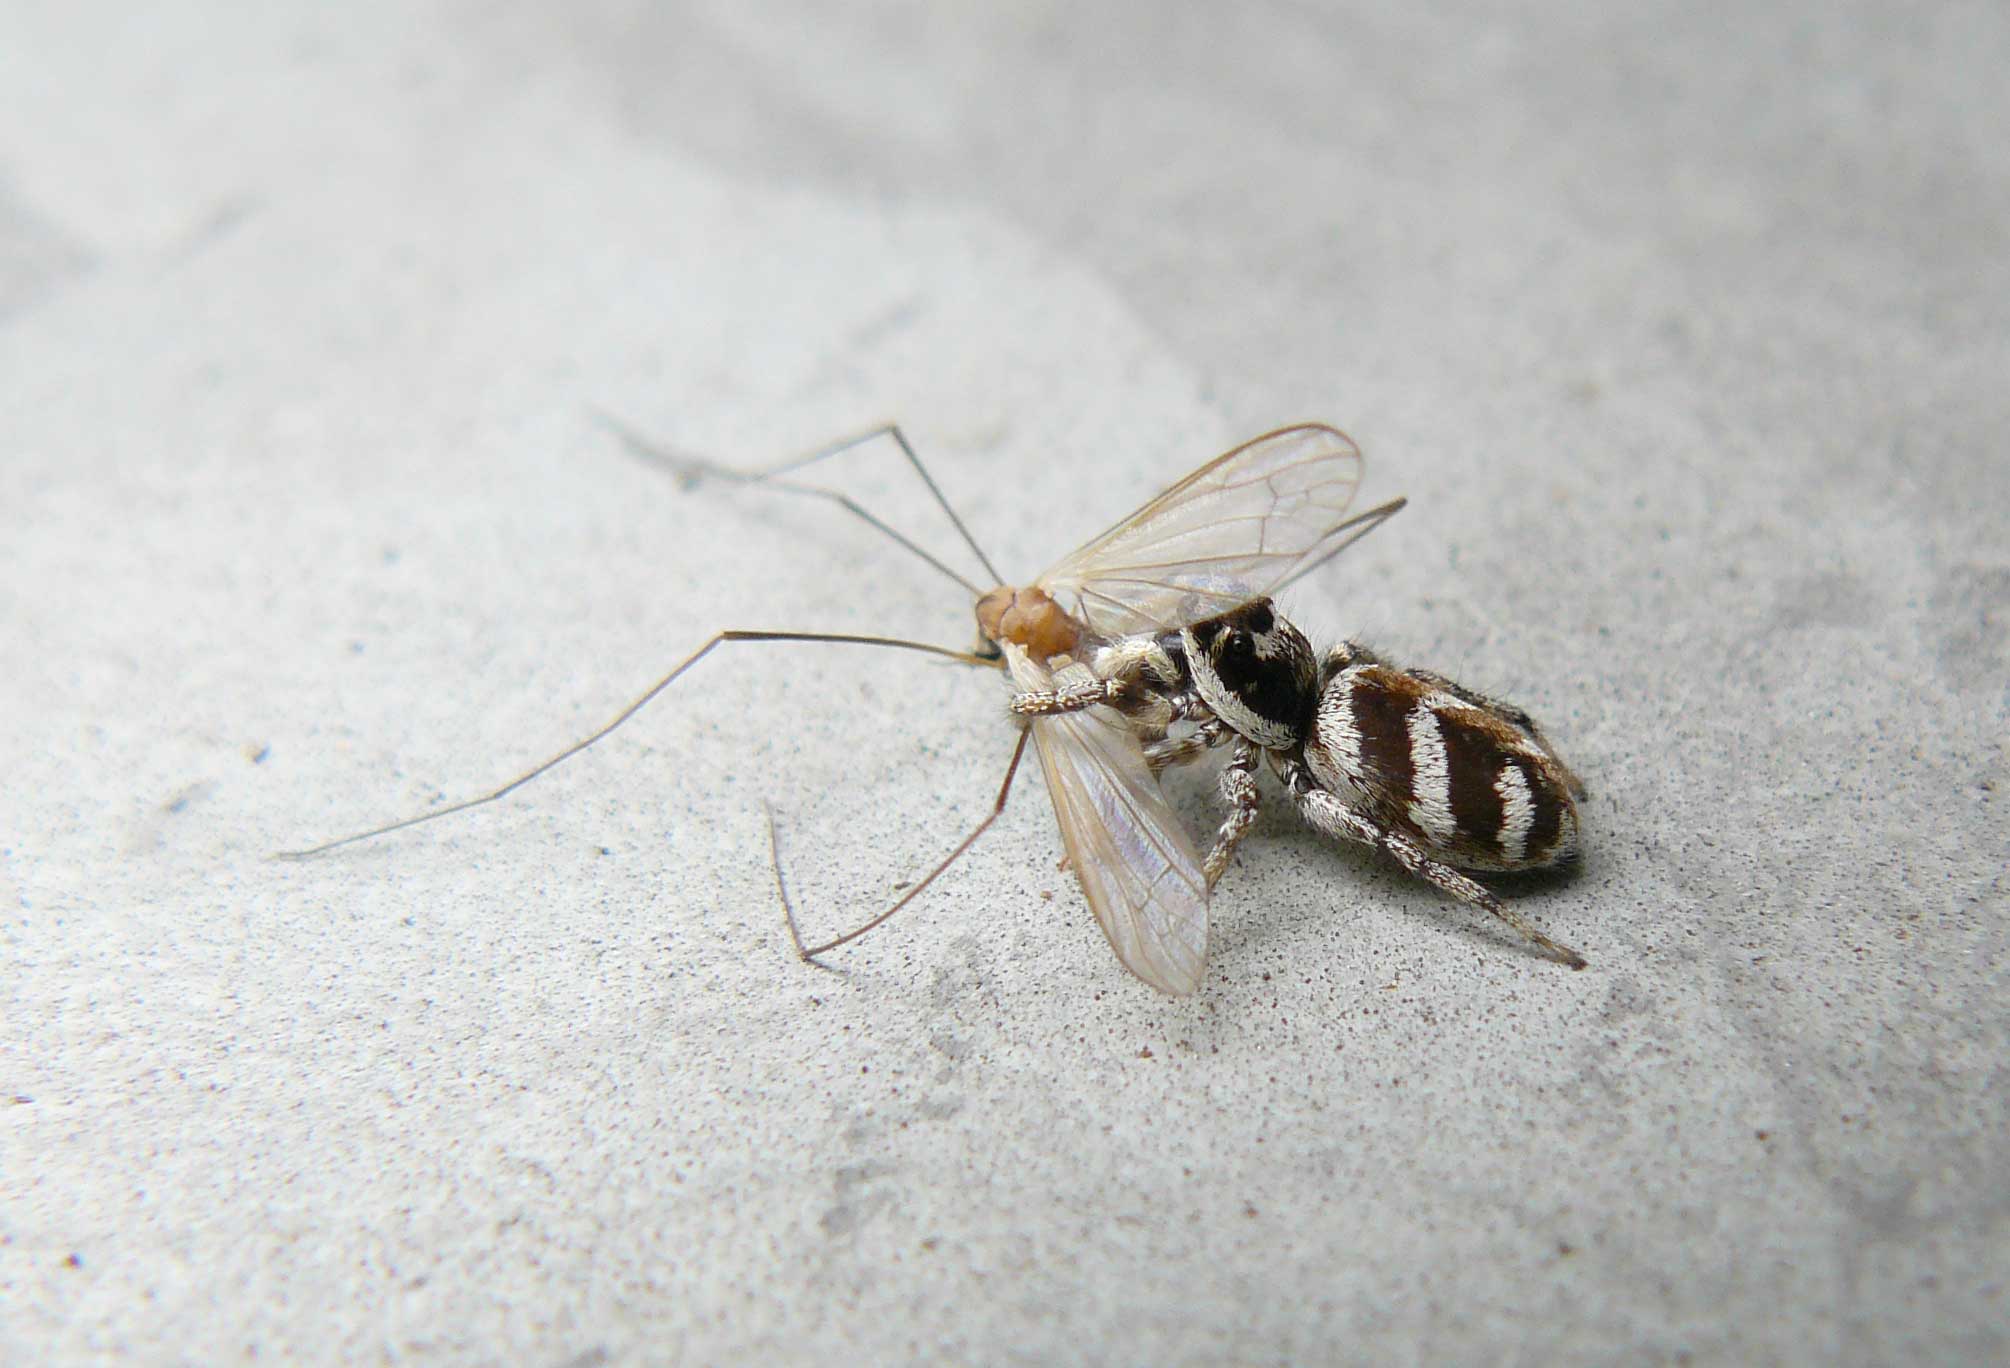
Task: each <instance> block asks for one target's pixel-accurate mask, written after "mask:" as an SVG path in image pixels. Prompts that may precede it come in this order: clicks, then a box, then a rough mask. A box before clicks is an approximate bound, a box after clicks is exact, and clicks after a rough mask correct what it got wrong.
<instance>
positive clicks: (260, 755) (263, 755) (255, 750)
mask: <svg viewBox="0 0 2010 1368" xmlns="http://www.w3.org/2000/svg"><path fill="white" fill-rule="evenodd" d="M244 755H245V758H246V759H247V760H249V761H251V763H252V764H254V765H262V764H264V763H265V762H266V760H267V759H269V758H270V757H271V755H272V747H270V746H256V747H253V746H246V747H245V748H244Z"/></svg>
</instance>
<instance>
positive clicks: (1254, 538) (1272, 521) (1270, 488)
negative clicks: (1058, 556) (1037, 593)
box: [1039, 423, 1361, 637]
mask: <svg viewBox="0 0 2010 1368" xmlns="http://www.w3.org/2000/svg"><path fill="white" fill-rule="evenodd" d="M1360 483H1361V450H1360V448H1359V447H1357V446H1355V445H1354V442H1353V439H1351V438H1349V437H1348V436H1347V435H1346V434H1345V433H1343V432H1340V431H1338V430H1337V429H1334V428H1330V427H1326V426H1324V425H1323V424H1319V423H1303V424H1300V425H1298V426H1297V427H1288V428H1280V429H1278V430H1277V431H1276V432H1272V433H1269V434H1266V435H1265V436H1262V437H1258V438H1256V439H1255V440H1254V441H1251V442H1246V443H1244V444H1243V445H1242V446H1239V447H1237V448H1236V449H1235V450H1233V451H1231V452H1229V453H1228V454H1227V455H1225V456H1219V457H1216V458H1215V459H1214V460H1212V461H1209V462H1208V463H1207V464H1206V465H1204V466H1202V467H1201V468H1200V469H1199V470H1196V471H1195V472H1194V473H1193V474H1191V475H1189V476H1187V477H1186V478H1185V479H1184V480H1181V481H1180V482H1179V483H1178V484H1176V485H1174V486H1173V487H1172V488H1171V489H1168V490H1167V491H1166V492H1165V493H1163V494H1161V495H1159V496H1158V497H1157V498H1156V499H1153V500H1152V501H1151V502H1150V503H1148V504H1146V505H1145V506H1144V507H1143V508H1140V509H1139V510H1138V511H1137V512H1135V513H1133V514H1131V516H1130V517H1128V518H1125V519H1124V520H1123V521H1122V522H1120V523H1118V524H1117V525H1116V526H1115V527H1112V528H1111V529H1110V530H1109V531H1107V532H1105V533H1103V535H1102V536H1100V537H1097V538H1096V539H1095V540H1094V541H1092V542H1090V543H1089V544H1088V545H1086V546H1084V547H1083V548H1082V549H1081V550H1079V551H1076V552H1075V553H1073V554H1072V555H1070V556H1067V557H1065V558H1064V559H1063V560H1062V561H1061V562H1060V564H1058V565H1056V566H1054V568H1053V569H1051V570H1049V571H1048V572H1047V573H1046V574H1045V575H1043V576H1041V577H1040V581H1039V584H1040V587H1041V588H1042V589H1045V590H1046V591H1047V592H1048V593H1050V594H1052V595H1054V597H1055V598H1057V599H1060V600H1062V601H1063V602H1064V603H1065V602H1068V601H1069V600H1070V599H1072V600H1073V601H1074V605H1075V608H1076V613H1077V616H1078V617H1080V618H1081V620H1082V621H1083V622H1085V623H1087V624H1088V626H1089V627H1090V629H1091V630H1092V631H1094V632H1095V633H1096V634H1097V635H1099V636H1104V637H1118V636H1130V635H1133V634H1136V633H1140V632H1162V631H1167V630H1170V629H1172V628H1176V627H1180V626H1183V625H1185V624H1186V623H1188V622H1192V621H1195V620H1197V619H1199V618H1203V617H1207V616H1210V615H1212V614H1213V613H1216V612H1225V611H1227V610H1228V609H1230V608H1233V607H1235V606H1236V605H1238V604H1241V603H1246V602H1247V601H1249V600H1250V599H1252V598H1258V597H1261V596H1263V595H1265V594H1268V593H1270V592H1271V591H1272V590H1273V589H1275V588H1276V587H1277V586H1278V585H1280V584H1282V583H1283V582H1284V581H1286V580H1288V579H1290V578H1291V577H1292V575H1293V573H1294V572H1295V571H1297V570H1298V569H1299V568H1301V567H1303V566H1307V565H1310V564H1311V563H1312V562H1313V561H1315V560H1316V559H1317V558H1318V557H1320V556H1321V555H1322V554H1324V553H1325V552H1326V551H1327V550H1328V549H1330V545H1331V544H1330V543H1329V538H1331V537H1332V536H1334V534H1335V533H1337V532H1339V531H1340V530H1341V529H1342V528H1343V526H1344V525H1345V523H1346V514H1347V506H1348V504H1350V503H1351V502H1353V499H1354V490H1355V488H1356V487H1357V486H1358V485H1359V484H1360Z"/></svg>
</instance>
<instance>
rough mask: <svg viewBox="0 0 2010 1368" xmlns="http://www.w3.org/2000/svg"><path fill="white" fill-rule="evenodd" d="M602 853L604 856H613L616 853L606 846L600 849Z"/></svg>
mask: <svg viewBox="0 0 2010 1368" xmlns="http://www.w3.org/2000/svg"><path fill="white" fill-rule="evenodd" d="M600 853H601V854H602V855H612V854H613V853H614V852H613V851H612V850H611V849H609V848H608V847H606V846H602V847H601V848H600Z"/></svg>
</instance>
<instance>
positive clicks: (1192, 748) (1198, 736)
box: [1145, 718, 1235, 775]
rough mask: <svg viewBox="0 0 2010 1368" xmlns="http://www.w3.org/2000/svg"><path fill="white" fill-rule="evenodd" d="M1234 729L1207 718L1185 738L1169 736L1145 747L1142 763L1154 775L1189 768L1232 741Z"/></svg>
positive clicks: (1217, 720)
mask: <svg viewBox="0 0 2010 1368" xmlns="http://www.w3.org/2000/svg"><path fill="white" fill-rule="evenodd" d="M1234 737H1235V729H1234V728H1233V727H1231V726H1229V725H1228V723H1226V722H1223V721H1222V720H1221V719H1220V718H1210V719H1209V720H1207V721H1206V722H1203V723H1201V724H1200V725H1199V726H1198V727H1195V728H1194V729H1193V730H1192V731H1191V732H1189V733H1188V734H1187V735H1185V736H1171V737H1166V738H1164V739H1163V740H1159V741H1152V742H1148V743H1147V744H1146V745H1145V763H1146V764H1147V765H1150V766H1151V769H1152V773H1153V774H1154V775H1158V774H1164V773H1165V772H1166V771H1167V770H1169V769H1172V768H1173V767H1175V766H1177V765H1191V764H1192V763H1193V762H1194V761H1196V760H1198V759H1200V758H1201V757H1202V756H1204V755H1206V754H1207V753H1208V752H1209V751H1211V750H1213V749H1214V748H1215V747H1216V746H1219V745H1220V744H1221V743H1222V742H1224V741H1229V740H1233V739H1234Z"/></svg>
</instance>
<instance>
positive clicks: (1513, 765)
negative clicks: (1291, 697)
mask: <svg viewBox="0 0 2010 1368" xmlns="http://www.w3.org/2000/svg"><path fill="white" fill-rule="evenodd" d="M1511 713H1512V710H1511V709H1507V708H1505V707H1502V706H1501V705H1498V704H1495V703H1493V702H1492V700H1490V699H1486V698H1484V697H1482V696H1480V695H1477V694H1471V693H1467V692H1465V691H1463V690H1462V691H1460V692H1459V693H1457V694H1454V693H1452V692H1450V691H1448V690H1446V689H1445V688H1443V687H1441V686H1440V683H1439V681H1437V680H1436V679H1435V678H1427V677H1420V676H1418V675H1416V674H1413V673H1411V672H1409V671H1407V670H1402V669H1398V668H1396V667H1394V666H1390V665H1385V664H1383V663H1381V662H1379V661H1374V660H1372V659H1370V660H1368V661H1366V662H1365V663H1358V664H1352V665H1347V666H1344V667H1343V668H1341V669H1340V670H1338V671H1337V672H1335V673H1333V674H1331V675H1330V676H1329V677H1328V679H1327V681H1326V684H1325V686H1324V688H1323V689H1322V690H1321V692H1320V697H1319V706H1318V708H1317V709H1316V711H1315V712H1314V715H1313V720H1312V726H1311V730H1310V732H1309V734H1308V735H1307V737H1306V741H1305V762H1306V764H1307V766H1308V767H1310V769H1311V770H1312V772H1313V774H1314V775H1315V776H1316V777H1317V778H1318V779H1319V781H1320V782H1321V783H1322V784H1324V785H1326V786H1327V787H1329V788H1331V789H1332V790H1334V791H1335V792H1336V793H1339V794H1342V795H1347V794H1349V793H1350V792H1351V794H1353V795H1354V796H1355V797H1356V799H1357V800H1358V801H1359V802H1360V803H1361V804H1362V805H1363V806H1364V807H1366V808H1367V809H1368V810H1369V811H1370V812H1372V813H1373V814H1375V815H1376V816H1377V817H1379V818H1380V819H1381V820H1383V821H1385V822H1387V823H1389V824H1390V825H1391V826H1394V827H1396V828H1398V829H1399V830H1401V831H1403V832H1404V833H1405V834H1407V835H1409V836H1410V837H1411V838H1412V839H1414V840H1416V841H1417V842H1418V843H1419V844H1420V845H1422V846H1424V847H1425V848H1426V849H1427V850H1429V851H1431V852H1433V853H1435V854H1437V855H1439V856H1440V857H1441V858H1443V859H1444V860H1445V861H1446V862H1447V863H1449V864H1455V865H1459V866H1461V867H1463V868H1467V869H1493V870H1509V869H1535V868H1540V867H1542V866H1545V865H1553V864H1557V863H1560V862H1562V861H1565V860H1567V859H1569V858H1571V857H1572V856H1573V855H1575V854H1576V851H1577V807H1576V804H1575V803H1574V802H1573V801H1572V799H1571V793H1570V780H1569V771H1568V770H1567V769H1565V768H1564V766H1563V765H1562V763H1561V762H1559V761H1558V760H1557V759H1556V757H1555V756H1553V755H1552V754H1550V752H1549V750H1548V749H1547V748H1546V747H1545V746H1544V745H1543V744H1542V742H1541V740H1540V739H1539V737H1538V735H1537V734H1536V733H1535V731H1534V730H1533V728H1532V727H1530V726H1526V725H1523V724H1521V723H1520V722H1518V721H1517V720H1515V718H1518V717H1519V716H1520V714H1518V713H1515V714H1513V715H1512V716H1510V714H1511Z"/></svg>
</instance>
